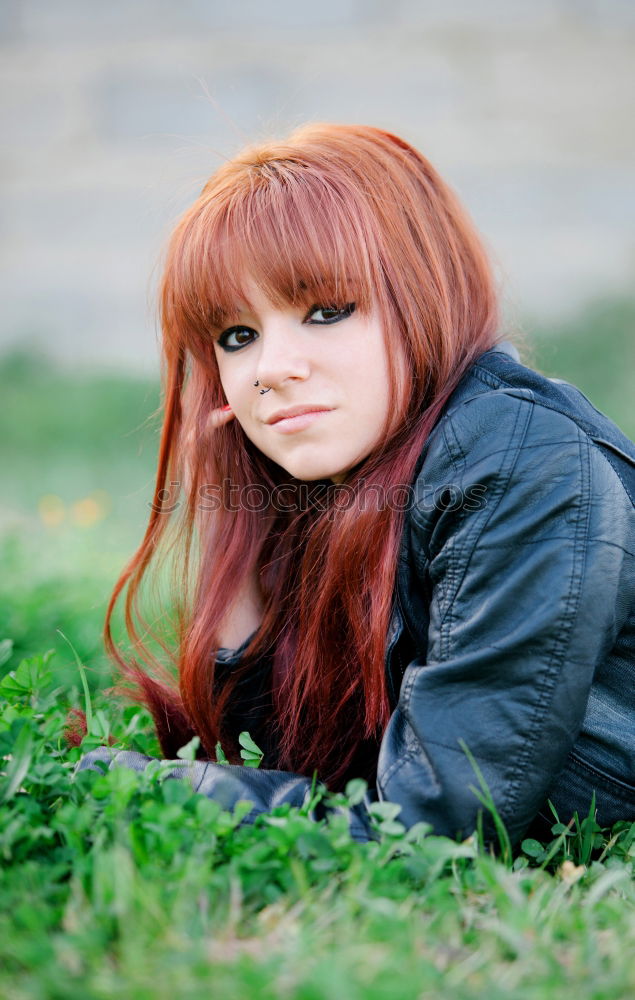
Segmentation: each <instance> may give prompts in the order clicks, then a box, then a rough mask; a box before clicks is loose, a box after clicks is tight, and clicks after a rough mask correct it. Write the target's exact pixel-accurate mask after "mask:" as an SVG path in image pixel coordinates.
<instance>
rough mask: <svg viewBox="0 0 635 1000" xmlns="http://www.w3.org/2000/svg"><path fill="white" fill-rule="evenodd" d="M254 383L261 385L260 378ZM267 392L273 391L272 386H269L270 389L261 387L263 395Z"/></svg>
mask: <svg viewBox="0 0 635 1000" xmlns="http://www.w3.org/2000/svg"><path fill="white" fill-rule="evenodd" d="M254 385H260V379H258V380H257V381H256V382H254ZM265 392H271V386H269V388H268V389H261V390H260V395H261V396H262V394H263V393H265Z"/></svg>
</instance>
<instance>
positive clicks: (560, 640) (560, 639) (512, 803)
mask: <svg viewBox="0 0 635 1000" xmlns="http://www.w3.org/2000/svg"><path fill="white" fill-rule="evenodd" d="M578 442H579V451H578V453H579V457H580V472H581V486H582V491H581V492H582V496H581V507H582V510H581V516H580V517H579V518H578V519H577V523H576V526H575V533H574V539H573V558H572V567H571V576H570V580H569V592H568V594H567V598H566V602H565V610H564V614H563V623H562V628H561V629H560V630H559V632H558V634H557V635H556V636H555V637H554V640H553V646H552V651H551V654H550V655H549V657H548V659H547V660H546V662H545V667H546V669H545V672H544V676H543V678H542V680H541V682H540V684H539V692H538V699H537V701H536V705H535V708H534V711H533V713H532V716H531V719H530V721H529V723H528V726H527V738H526V740H525V741H524V743H523V747H522V748H521V750H520V751H519V754H518V757H517V759H516V762H515V767H514V768H513V770H512V771H511V774H510V777H509V778H508V781H507V786H508V789H509V798H507V797H505V799H504V806H503V808H501V816H504V815H507V816H511V815H512V814H513V811H514V809H515V808H516V806H517V802H518V796H519V793H520V789H521V786H522V778H523V775H524V774H526V771H527V765H528V762H529V760H530V757H531V755H532V754H533V752H534V747H535V746H536V743H537V742H538V738H539V737H541V736H542V732H543V730H544V722H545V714H546V711H545V710H546V708H547V705H548V702H549V701H550V699H551V698H552V696H553V692H554V690H555V686H556V680H557V677H558V675H559V673H560V671H561V669H562V665H563V663H564V660H565V655H566V651H567V648H568V646H569V643H570V640H571V631H572V627H573V621H574V618H575V614H576V609H577V607H578V606H579V603H580V594H581V590H582V582H583V580H584V569H585V565H586V545H585V544H584V539H583V536H586V537H587V538H588V532H589V521H590V513H591V510H590V508H591V505H590V497H591V490H590V455H589V449H590V445H589V439H588V437H587V436H586V435H584V434H583V433H582V431H580V433H579V437H578ZM585 443H586V451H585V456H586V469H585V465H584V460H583V455H582V445H583V444H585ZM585 473H586V474H585ZM565 630H566V635H563V632H565Z"/></svg>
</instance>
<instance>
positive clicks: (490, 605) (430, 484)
mask: <svg viewBox="0 0 635 1000" xmlns="http://www.w3.org/2000/svg"><path fill="white" fill-rule="evenodd" d="M441 483H446V484H449V483H455V484H456V485H458V486H460V487H461V489H462V491H463V495H464V496H466V495H468V496H469V495H470V494H472V495H473V493H474V488H475V487H477V486H478V487H481V490H482V499H483V501H484V503H482V505H481V506H480V508H477V509H474V507H472V509H470V506H467V507H465V506H464V507H463V508H462V509H459V510H446V511H439V510H436V509H434V506H433V504H432V503H431V502H430V501H431V497H432V494H433V492H434V490H435V489H438V487H439V485H440V484H441ZM417 487H418V493H419V496H418V504H417V507H416V509H415V510H414V511H413V514H412V547H413V550H414V552H415V563H416V567H415V569H416V572H415V577H416V578H417V579H418V580H419V584H420V585H423V584H424V583H428V584H429V585H430V587H431V601H430V607H429V610H430V621H429V626H428V629H427V635H428V647H427V652H426V656H425V658H419V659H416V660H414V661H413V662H412V663H410V664H409V665H408V667H407V669H406V671H405V674H404V677H403V682H402V686H401V692H400V698H399V703H398V706H397V709H396V711H395V712H394V714H393V716H392V718H391V720H390V722H389V725H388V727H387V730H386V733H385V735H384V739H383V742H382V747H381V752H380V758H379V767H378V790H379V794H380V796H381V797H382V798H386V799H389V800H392V801H395V802H399V803H400V804H401V805H402V814H401V816H400V818H401V819H403V821H404V822H405V823H406V824H407V825H410V824H412V823H414V822H416V821H417V820H427V821H428V822H430V823H432V824H433V826H434V829H435V831H436V832H437V833H443V834H448V835H450V836H457V835H459V836H466V835H467V834H469V833H470V832H471V831H472V830H473V829H474V828H475V825H476V822H477V813H478V810H479V808H480V804H479V802H478V800H477V798H476V796H475V795H474V793H473V792H472V791H471V790H470V785H473V786H475V785H477V781H476V776H475V774H474V771H473V769H472V767H471V765H470V762H469V760H468V758H467V756H466V754H465V753H464V751H463V749H462V746H461V744H462V743H465V745H467V747H468V749H469V750H470V751H471V753H472V754H473V755H474V758H475V759H476V762H477V764H478V765H479V767H480V769H481V771H482V773H483V775H484V777H485V780H486V782H487V784H488V787H489V789H490V791H491V793H492V796H493V799H494V803H495V805H496V808H497V809H498V812H499V814H500V816H501V818H502V819H503V821H504V822H505V825H506V827H507V830H508V832H509V834H510V837H511V839H512V841H513V842H514V841H517V840H519V839H520V838H521V837H522V834H523V832H524V831H525V829H526V828H527V826H528V825H529V823H530V822H531V820H532V819H533V818H534V816H535V815H536V813H537V812H538V810H539V808H540V806H541V805H542V804H543V802H544V800H545V798H546V797H547V794H548V792H549V788H550V786H551V784H552V783H553V780H554V779H555V777H556V776H557V774H558V772H559V771H560V769H561V768H562V766H563V764H564V763H565V760H566V757H567V755H568V753H569V751H570V750H571V748H572V746H573V743H574V741H575V740H576V738H577V735H578V733H579V730H580V726H581V723H582V720H583V717H584V713H585V709H586V704H587V699H588V695H589V690H590V687H591V683H592V681H593V676H594V672H595V670H596V668H597V666H598V665H599V664H600V663H601V662H602V661H603V659H604V658H605V657H606V656H607V654H608V652H609V651H610V649H611V647H612V646H613V645H614V643H615V639H616V636H617V634H618V632H619V630H620V628H621V627H622V625H623V620H624V617H625V616H626V614H627V611H628V602H627V601H626V600H624V599H623V591H624V590H625V588H626V587H627V586H631V587H632V574H633V560H632V549H633V522H632V517H633V515H632V509H631V505H630V502H629V500H628V497H627V495H626V493H625V491H624V490H623V488H622V485H621V483H620V481H619V479H618V477H617V475H616V474H615V473H614V471H613V470H612V469H611V467H610V466H609V465H608V463H607V462H606V461H605V459H604V457H603V456H602V455H601V453H600V452H599V450H598V449H597V448H596V447H595V446H594V445H593V444H592V442H591V441H590V439H589V438H588V437H587V435H586V434H585V433H584V432H583V431H582V430H580V428H578V426H577V425H576V424H575V423H574V422H573V421H572V420H570V419H569V418H567V417H565V416H563V415H562V414H560V413H559V412H556V411H553V410H550V409H548V408H546V407H544V406H541V405H538V404H535V403H534V402H533V401H532V394H531V393H530V392H529V391H527V390H505V391H503V390H498V391H495V392H486V393H483V394H482V395H480V396H478V397H476V398H474V399H472V400H469V401H467V402H465V403H464V404H463V405H461V406H459V407H458V408H457V410H456V411H455V412H454V413H453V414H452V415H451V416H450V417H449V418H448V419H447V420H446V421H445V422H444V426H443V433H442V434H440V435H438V436H437V438H436V440H435V445H434V447H431V449H430V453H429V455H428V457H427V459H426V462H425V463H424V466H423V468H422V473H421V476H420V477H419V481H418V483H417ZM629 548H630V552H629ZM627 573H629V574H630V584H629V583H627V580H626V577H627ZM620 594H622V599H621V600H620ZM566 819H569V817H566ZM489 829H490V830H491V826H490V827H489Z"/></svg>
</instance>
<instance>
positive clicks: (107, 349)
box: [0, 0, 635, 684]
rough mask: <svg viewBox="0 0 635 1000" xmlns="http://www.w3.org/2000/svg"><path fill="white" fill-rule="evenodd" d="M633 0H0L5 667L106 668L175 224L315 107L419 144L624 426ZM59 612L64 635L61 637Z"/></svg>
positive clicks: (541, 338)
mask: <svg viewBox="0 0 635 1000" xmlns="http://www.w3.org/2000/svg"><path fill="white" fill-rule="evenodd" d="M634 38H635V5H633V4H632V3H631V2H628V0H532V2H529V0H516V2H514V0H481V2H479V3H474V2H472V0H449V2H448V3H446V4H443V5H442V4H438V3H433V2H432V0H321V2H319V3H303V2H299V0H294V2H291V0H277V2H275V0H272V2H270V3H267V4H264V3H262V2H257V0H234V2H228V0H180V2H179V3H178V4H176V3H171V2H169V0H135V2H134V3H130V2H129V0H128V2H124V0H109V2H108V3H98V2H96V0H53V2H51V0H3V3H2V5H0V46H1V55H2V59H1V66H0V73H1V80H2V86H1V88H0V107H1V109H2V130H3V136H4V140H5V141H4V143H3V152H2V173H1V177H2V192H1V197H2V226H1V228H0V253H1V255H2V263H3V267H2V277H1V282H2V284H1V296H2V310H1V312H0V398H1V400H2V409H1V414H0V421H1V424H0V463H1V468H2V492H1V494H0V556H1V557H2V573H1V577H2V579H1V581H0V640H2V639H6V640H8V642H7V643H5V645H4V646H0V660H1V659H2V657H3V654H2V650H4V656H5V666H4V668H3V669H5V670H8V669H10V668H11V667H13V666H15V665H16V664H17V662H18V661H19V659H20V658H21V657H22V656H24V655H26V654H27V653H32V652H42V651H43V650H44V649H47V648H56V649H57V650H58V658H59V662H60V664H62V665H64V664H67V665H69V669H71V667H70V665H71V664H72V663H73V653H72V651H71V649H70V646H69V645H68V643H67V642H66V641H65V640H64V639H63V638H62V637H61V635H60V634H59V631H61V632H63V633H64V634H65V635H66V636H67V638H68V640H69V641H70V642H71V643H72V645H73V647H74V648H75V649H76V650H77V651H78V654H79V655H80V656H81V658H82V659H83V660H84V661H85V662H86V663H87V664H88V665H89V667H90V669H91V670H92V679H93V683H94V684H101V683H104V682H105V681H107V680H109V668H108V667H107V666H106V664H105V662H104V659H103V654H102V651H101V639H100V629H101V623H102V619H103V614H104V610H105V605H106V600H107V598H108V595H109V592H110V590H111V589H112V586H113V584H114V581H115V578H116V576H117V574H118V572H119V570H120V569H121V568H122V566H123V564H124V562H125V561H126V560H127V559H128V558H129V556H130V555H131V554H132V552H133V550H134V548H135V547H136V545H137V544H138V542H139V541H140V539H141V534H142V532H143V527H144V524H145V521H146V519H147V515H148V506H147V504H148V501H149V500H150V498H151V495H152V484H153V465H154V460H155V455H156V445H157V434H158V427H159V421H158V419H157V417H156V416H155V417H153V416H152V415H153V413H154V412H155V410H156V408H157V406H158V404H159V390H158V371H159V362H158V358H159V355H158V342H157V332H156V318H155V304H154V288H155V284H156V280H157V275H158V271H159V268H160V258H161V251H162V249H163V247H164V244H165V241H166V239H167V236H168V234H169V232H170V230H171V227H172V225H173V223H174V222H175V220H176V218H177V217H178V215H179V214H180V212H181V211H182V210H183V209H184V208H185V207H186V206H187V205H188V204H190V203H191V201H192V200H193V199H194V198H195V197H196V195H197V194H198V192H199V191H200V188H201V187H202V185H203V183H204V181H205V179H206V178H207V176H208V175H209V174H210V173H212V172H213V171H214V170H215V169H216V168H217V167H218V166H219V165H220V164H221V163H222V162H223V160H224V159H225V158H226V157H229V156H231V155H233V154H234V153H235V152H236V151H237V150H238V149H239V148H240V147H241V146H242V145H243V144H245V143H246V142H248V141H252V140H258V139H262V138H266V137H269V136H277V135H282V134H284V133H285V132H286V131H288V130H289V129H290V128H292V127H294V126H296V125H298V124H300V123H302V122H304V121H307V120H323V121H342V122H356V121H357V122H365V123H370V124H375V125H379V126H381V127H384V128H387V129H390V130H391V131H394V132H397V133H398V134H401V135H403V136H404V138H406V139H408V140H409V141H411V142H412V143H414V144H415V145H416V146H418V147H419V148H420V149H421V150H422V151H423V152H424V153H425V154H426V155H427V156H428V157H429V158H430V159H431V160H432V162H433V163H434V164H435V166H436V167H437V168H438V169H439V170H440V172H441V173H442V175H443V176H444V177H445V178H446V179H447V180H448V181H449V182H450V183H451V184H452V185H453V186H454V188H455V189H456V190H457V191H458V193H459V195H460V196H461V198H462V200H463V201H464V203H465V204H466V206H467V207H468V209H469V210H470V211H471V213H472V215H473V217H474V219H475V221H476V223H477V225H478V227H479V229H480V231H481V232H482V234H483V236H484V238H485V241H486V243H487V245H488V247H489V250H490V253H491V255H492V258H493V260H494V262H495V267H496V271H497V275H498V278H499V282H500V286H501V294H502V299H503V305H504V320H503V322H504V324H505V327H506V329H508V330H509V331H512V332H513V331H521V332H522V333H523V334H524V336H525V340H526V342H527V345H528V351H529V353H528V354H527V357H528V358H530V360H531V362H532V363H533V364H534V365H535V366H537V367H539V368H540V369H541V370H543V371H544V372H545V373H546V374H549V375H557V376H559V377H561V378H565V379H567V380H569V381H572V382H574V383H576V384H577V385H579V386H580V388H582V389H583V391H585V392H586V394H587V395H589V397H590V398H591V399H592V401H593V402H594V404H595V405H596V406H598V407H599V408H600V409H602V410H604V411H605V412H607V413H609V415H610V416H611V417H612V418H613V419H614V420H616V421H617V422H618V423H619V424H620V426H622V428H623V429H624V430H625V431H626V432H627V433H629V434H630V435H633V434H635V414H634V412H633V405H632V401H633V398H634V397H635V392H634V390H635V379H634V371H635V337H634V332H635V305H634V298H633V291H632V278H633V273H634V271H635V252H634V233H635V189H634V185H633V167H634V161H635V139H634V134H633V127H632V123H633V110H634V109H633V103H634V101H633V93H634V91H633V81H634V77H635V59H634V58H633V55H634V52H633V40H634ZM58 630H59V631H58Z"/></svg>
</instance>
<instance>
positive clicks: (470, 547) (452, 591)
mask: <svg viewBox="0 0 635 1000" xmlns="http://www.w3.org/2000/svg"><path fill="white" fill-rule="evenodd" d="M526 402H528V403H530V404H531V405H530V406H529V407H528V408H527V409H526V410H525V408H524V407H518V410H517V412H516V415H515V419H514V427H513V429H512V432H511V434H510V436H509V441H508V442H507V446H506V447H505V449H504V451H503V458H502V461H501V464H500V467H499V469H498V473H497V479H498V483H497V494H496V495H495V496H494V497H492V498H491V499H492V501H493V502H490V503H488V504H487V505H486V507H485V508H484V511H485V512H486V516H485V519H484V520H479V519H477V518H475V519H474V522H475V523H474V525H473V527H472V529H471V531H468V537H467V539H466V544H465V545H464V546H461V548H460V549H459V548H458V546H456V545H453V546H452V548H451V550H450V558H449V560H448V571H449V576H450V580H449V581H448V587H447V589H446V592H445V593H444V594H443V601H444V604H445V608H444V611H443V615H442V617H441V621H440V625H439V652H440V656H441V659H442V660H446V659H449V658H450V656H451V646H452V626H453V625H454V621H455V616H454V614H453V610H452V604H453V602H452V601H451V600H449V599H448V597H449V595H456V593H457V591H458V589H459V587H460V585H461V583H462V581H463V580H464V579H465V574H466V573H467V571H468V567H469V564H470V562H471V559H472V556H473V554H474V549H475V547H476V544H477V541H478V538H479V536H480V535H481V534H482V533H483V531H484V530H485V527H486V526H487V524H488V522H489V520H490V518H491V517H492V516H493V514H494V513H495V511H496V510H497V509H498V506H499V504H500V502H501V500H502V499H503V497H504V496H505V493H506V492H507V489H508V488H509V482H510V479H511V475H512V472H513V470H514V466H515V464H516V462H517V461H518V456H519V455H520V451H521V448H522V447H523V442H524V440H525V438H526V436H527V428H528V426H529V423H530V420H531V415H532V413H533V409H532V406H533V403H531V400H527V401H526ZM521 419H523V420H524V426H523V427H522V429H521V430H520V431H519V423H520V422H521ZM512 451H513V452H514V454H513V458H512V460H511V461H509V457H510V453H511V452H512ZM465 551H467V552H468V555H467V556H465V555H464V553H465Z"/></svg>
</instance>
